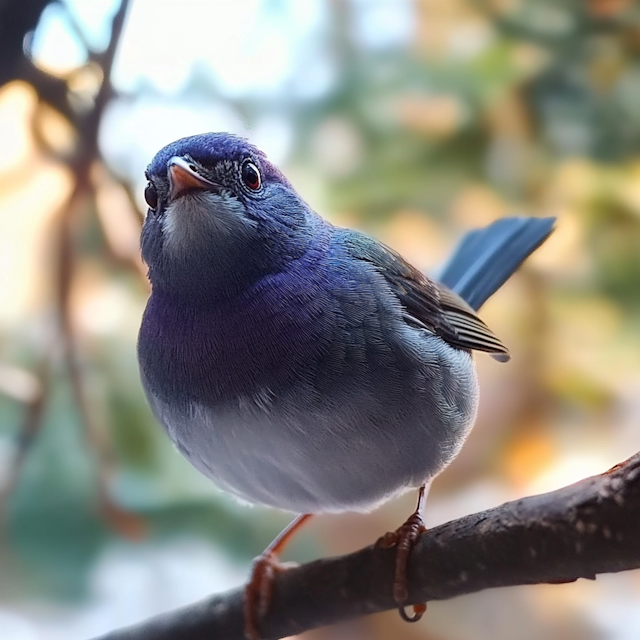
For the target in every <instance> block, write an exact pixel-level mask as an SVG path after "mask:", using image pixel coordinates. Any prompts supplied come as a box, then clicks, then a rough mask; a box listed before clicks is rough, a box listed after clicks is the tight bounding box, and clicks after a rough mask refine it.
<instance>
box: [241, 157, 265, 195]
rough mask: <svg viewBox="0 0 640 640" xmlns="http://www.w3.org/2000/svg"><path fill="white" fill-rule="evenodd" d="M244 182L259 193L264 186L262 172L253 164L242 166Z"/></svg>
mask: <svg viewBox="0 0 640 640" xmlns="http://www.w3.org/2000/svg"><path fill="white" fill-rule="evenodd" d="M242 182H244V183H245V185H246V186H247V187H249V189H251V190H252V191H257V190H258V189H259V188H260V185H261V184H262V180H261V179H260V171H258V167H256V165H255V164H253V162H245V163H244V164H243V165H242Z"/></svg>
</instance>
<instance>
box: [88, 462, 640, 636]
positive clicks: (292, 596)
mask: <svg viewBox="0 0 640 640" xmlns="http://www.w3.org/2000/svg"><path fill="white" fill-rule="evenodd" d="M639 539H640V453H638V454H636V455H635V456H633V457H632V458H630V459H629V460H627V461H626V462H624V463H622V464H619V465H617V466H615V467H614V468H613V469H611V470H609V471H607V472H606V473H603V474H602V475H599V476H594V477H592V478H587V479H585V480H582V481H581V482H578V483H576V484H573V485H571V486H568V487H565V488H563V489H559V490H558V491H554V492H551V493H546V494H543V495H539V496H533V497H529V498H524V499H522V500H517V501H515V502H509V503H506V504H503V505H502V506H500V507H496V508H494V509H489V510H487V511H483V512H481V513H476V514H473V515H470V516H466V517H464V518H460V519H459V520H454V521H452V522H449V523H447V524H444V525H441V526H439V527H435V528H434V529H431V530H429V531H427V532H426V533H425V534H423V536H422V537H421V538H420V539H419V541H418V543H417V545H416V547H415V548H414V551H413V553H412V560H411V563H410V573H409V580H410V602H412V603H414V602H415V603H418V602H424V601H429V600H445V599H448V598H453V597H455V596H459V595H463V594H468V593H474V592H477V591H481V590H483V589H489V588H495V587H507V586H516V585H525V584H527V585H528V584H543V583H553V584H557V583H566V582H573V581H575V580H577V579H579V578H587V579H591V580H593V579H595V577H596V575H597V574H601V573H612V572H618V571H626V570H630V569H637V568H640V545H638V540H639ZM394 561H395V550H394V549H378V548H374V547H367V548H366V549H362V550H361V551H358V552H356V553H353V554H350V555H347V556H342V557H339V558H328V559H324V560H318V561H316V562H312V563H309V564H306V565H303V566H300V567H296V568H292V569H289V570H286V571H282V572H281V573H279V574H277V576H276V581H275V589H274V598H273V601H272V604H271V608H270V611H269V614H268V616H267V617H266V618H265V620H264V622H263V625H262V626H263V634H264V639H265V640H269V639H274V638H281V637H283V636H288V635H292V634H296V633H300V632H302V631H305V630H308V629H313V628H315V627H319V626H322V625H327V624H332V623H336V622H340V621H344V620H347V619H349V618H354V617H357V616H361V615H365V614H369V613H375V612H379V611H384V610H387V609H393V608H395V605H394V602H393V599H392V595H391V584H392V582H393V571H394ZM242 601H243V591H242V589H235V590H233V591H229V592H227V593H224V594H220V595H216V596H211V597H210V598H206V599H205V600H202V601H200V602H196V603H194V604H192V605H190V606H187V607H184V608H182V609H177V610H175V611H172V612H169V613H166V614H163V615H161V616H158V617H156V618H152V619H151V620H148V621H146V622H142V623H140V624H138V625H135V626H133V627H129V628H126V629H121V630H117V631H113V632H111V633H109V634H107V635H105V636H102V637H101V638H100V639H99V640H151V639H153V640H175V639H176V638H184V637H188V638H189V639H190V640H199V639H200V638H202V639H203V640H205V639H206V640H213V639H214V638H220V639H222V638H224V640H242V639H243V614H242V611H243V606H242Z"/></svg>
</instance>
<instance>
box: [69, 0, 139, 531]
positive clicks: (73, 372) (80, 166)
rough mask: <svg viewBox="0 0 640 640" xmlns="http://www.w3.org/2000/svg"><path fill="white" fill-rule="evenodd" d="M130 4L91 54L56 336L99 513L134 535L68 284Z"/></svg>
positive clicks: (122, 5) (134, 518)
mask: <svg viewBox="0 0 640 640" xmlns="http://www.w3.org/2000/svg"><path fill="white" fill-rule="evenodd" d="M128 6H129V0H122V1H121V3H120V7H119V9H118V11H117V12H116V14H115V16H114V17H113V21H112V25H111V37H110V40H109V45H108V47H107V48H106V50H105V51H104V53H102V54H99V55H97V56H96V59H99V62H100V64H101V66H102V69H103V73H104V79H103V82H102V85H101V87H100V90H99V91H98V94H97V96H96V101H95V106H94V108H93V109H92V111H91V113H90V114H89V115H88V117H87V119H86V120H85V121H84V123H83V126H82V127H81V131H80V135H81V141H82V148H81V151H80V153H79V154H78V156H77V158H76V159H75V160H74V162H73V163H72V169H73V171H74V176H75V185H74V189H73V191H72V193H71V195H70V197H69V200H68V202H67V205H66V206H65V208H64V209H63V210H62V211H61V216H60V222H59V236H58V264H57V276H58V278H57V308H58V312H59V317H60V332H61V334H62V335H61V337H62V344H63V346H64V356H65V360H66V362H67V367H68V371H69V377H70V380H71V389H72V392H73V397H74V401H75V403H76V407H77V409H78V412H79V414H80V418H81V422H82V425H83V427H84V431H85V436H86V440H87V444H88V445H89V448H90V449H91V451H92V453H93V454H94V456H95V458H96V461H97V467H98V493H99V502H100V507H101V509H102V512H103V513H104V515H105V517H106V519H107V520H108V521H109V522H110V523H111V524H112V525H114V526H115V527H116V528H117V529H118V530H119V531H120V532H121V533H123V534H125V535H128V536H130V537H139V536H140V534H141V533H142V531H143V529H144V523H143V521H142V519H141V518H139V517H137V516H135V515H134V514H133V513H130V512H128V511H126V510H124V509H122V508H121V507H119V506H118V505H117V504H115V503H114V502H113V500H112V499H111V496H110V491H109V487H110V484H111V480H112V477H113V475H114V471H115V465H114V457H113V451H112V448H111V443H110V441H109V439H108V437H107V434H106V432H105V431H104V430H102V429H100V427H99V425H98V424H97V422H96V420H95V418H94V416H93V413H92V412H91V410H90V408H89V405H90V402H89V399H88V394H87V391H86V388H85V384H84V376H83V372H82V364H81V360H80V354H79V348H78V342H77V339H76V336H75V332H74V326H73V320H72V309H71V295H70V294H71V286H72V283H73V276H74V271H75V265H76V261H75V251H74V249H75V247H74V226H75V221H76V218H77V217H78V214H79V213H80V212H81V211H84V210H87V209H88V205H89V203H90V201H91V199H92V198H93V197H94V196H95V192H94V187H93V184H92V181H91V169H92V167H93V166H94V163H95V162H96V161H97V160H98V158H99V149H98V133H99V128H100V122H101V120H102V115H103V113H104V110H105V108H106V106H107V104H108V102H109V100H110V99H111V97H112V95H113V88H112V86H111V81H110V76H111V69H112V67H113V61H114V59H115V54H116V51H117V48H118V43H119V41H120V36H121V34H122V29H123V26H124V20H125V16H126V12H127V8H128Z"/></svg>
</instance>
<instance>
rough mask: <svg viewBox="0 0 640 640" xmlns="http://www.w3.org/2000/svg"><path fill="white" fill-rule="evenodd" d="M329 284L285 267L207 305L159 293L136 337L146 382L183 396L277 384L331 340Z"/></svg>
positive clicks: (171, 397)
mask: <svg viewBox="0 0 640 640" xmlns="http://www.w3.org/2000/svg"><path fill="white" fill-rule="evenodd" d="M325 285H326V283H325V282H323V278H322V275H321V274H318V273H313V272H309V271H302V270H301V271H300V272H298V273H291V272H287V273H280V274H276V275H272V276H268V277H267V278H264V279H262V280H261V281H259V282H258V283H256V284H255V285H254V286H253V287H252V288H250V289H248V290H246V291H245V292H244V293H243V294H242V295H240V296H237V297H236V298H233V299H231V300H229V299H227V300H222V301H220V302H219V303H217V304H213V305H212V306H211V307H208V308H195V307H192V306H188V305H185V304H181V303H180V302H179V301H178V300H176V299H169V298H167V297H165V296H162V295H159V294H156V293H154V294H153V295H152V297H151V298H150V299H149V303H148V305H147V309H146V310H145V314H144V318H143V322H142V327H141V329H140V336H139V342H138V356H139V360H140V368H141V372H142V378H143V381H144V383H145V386H146V387H147V390H148V391H149V392H151V393H152V394H153V395H154V396H156V397H158V398H161V399H163V400H165V401H169V402H175V401H183V402H185V403H186V402H189V401H191V400H196V401H200V402H205V403H216V402H224V401H227V400H232V399H234V398H237V397H238V396H240V395H245V394H250V393H252V392H255V391H259V390H262V389H264V388H265V387H268V388H269V389H270V390H274V391H275V390H277V388H278V387H279V386H281V385H285V384H287V383H288V382H289V381H290V380H292V379H294V378H296V377H298V376H299V375H300V373H301V371H302V369H303V368H305V367H309V366H313V362H314V361H315V360H316V359H318V358H319V357H321V356H322V353H323V351H325V349H326V348H327V345H329V344H330V343H331V340H332V337H333V334H334V329H335V327H334V326H333V320H332V318H335V317H336V316H335V313H334V312H335V308H334V306H335V301H334V300H332V297H331V295H330V294H329V293H328V288H327V287H326V286H325Z"/></svg>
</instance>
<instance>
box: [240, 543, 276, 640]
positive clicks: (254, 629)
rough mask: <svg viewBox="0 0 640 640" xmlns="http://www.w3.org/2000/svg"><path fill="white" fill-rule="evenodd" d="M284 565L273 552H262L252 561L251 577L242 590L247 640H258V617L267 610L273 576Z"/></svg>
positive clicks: (262, 615)
mask: <svg viewBox="0 0 640 640" xmlns="http://www.w3.org/2000/svg"><path fill="white" fill-rule="evenodd" d="M283 569H284V567H282V565H281V564H280V563H279V562H278V558H277V556H276V555H274V554H271V553H269V554H266V553H265V554H263V555H261V556H258V557H257V558H256V559H255V560H254V561H253V566H252V568H251V578H250V579H249V582H248V583H247V586H246V587H245V591H244V635H245V638H246V639H247V640H260V638H261V637H262V635H261V633H260V625H259V622H260V619H261V618H263V617H264V616H265V615H266V614H267V611H268V610H269V604H270V603H271V598H272V596H273V576H274V574H275V573H276V571H282V570H283Z"/></svg>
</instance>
